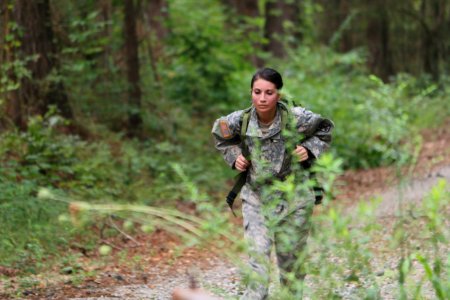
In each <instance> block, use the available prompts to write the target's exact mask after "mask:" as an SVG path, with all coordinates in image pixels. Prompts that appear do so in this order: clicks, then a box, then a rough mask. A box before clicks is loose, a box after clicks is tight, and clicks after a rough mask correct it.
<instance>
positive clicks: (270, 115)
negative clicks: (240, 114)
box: [256, 109, 277, 124]
mask: <svg viewBox="0 0 450 300" xmlns="http://www.w3.org/2000/svg"><path fill="white" fill-rule="evenodd" d="M276 113H277V110H276V109H274V110H273V111H269V112H267V113H264V114H261V113H258V112H257V113H256V114H257V115H258V120H259V121H260V122H261V123H263V124H269V123H271V122H272V121H273V119H275V115H276Z"/></svg>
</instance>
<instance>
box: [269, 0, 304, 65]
mask: <svg viewBox="0 0 450 300" xmlns="http://www.w3.org/2000/svg"><path fill="white" fill-rule="evenodd" d="M265 9H266V22H265V26H264V37H265V38H266V39H267V40H268V43H267V45H265V50H266V51H268V52H270V53H272V54H273V55H274V56H277V57H285V56H286V53H287V52H286V49H285V44H284V43H283V42H284V41H285V40H286V38H287V37H289V41H290V43H289V45H290V46H298V41H299V40H300V39H301V31H300V27H301V22H300V2H299V1H288V0H279V1H274V0H267V1H266V7H265Z"/></svg>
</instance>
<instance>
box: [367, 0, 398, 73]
mask: <svg viewBox="0 0 450 300" xmlns="http://www.w3.org/2000/svg"><path fill="white" fill-rule="evenodd" d="M368 19H369V20H368V25H367V45H368V48H369V55H370V56H369V60H368V65H369V69H370V70H371V71H372V72H373V73H374V74H375V75H377V76H379V77H380V78H381V79H382V80H383V81H387V80H388V79H389V76H390V75H392V74H393V73H394V70H393V66H392V58H391V51H390V48H389V47H390V45H389V38H390V37H389V18H388V12H387V7H386V6H385V4H383V3H377V4H375V7H373V8H372V9H371V10H370V12H369V15H368Z"/></svg>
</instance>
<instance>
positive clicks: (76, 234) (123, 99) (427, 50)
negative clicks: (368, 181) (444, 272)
mask: <svg viewBox="0 0 450 300" xmlns="http://www.w3.org/2000/svg"><path fill="white" fill-rule="evenodd" d="M0 43H1V46H0V120H1V122H0V128H1V133H0V134H1V136H0V191H1V192H0V266H5V267H11V268H14V269H17V270H20V272H23V273H24V274H29V273H37V272H40V271H42V270H45V269H46V268H48V266H49V265H52V264H55V263H56V264H58V263H59V264H62V265H64V263H65V262H61V261H62V260H63V258H64V252H65V251H67V249H69V248H71V249H74V248H77V249H78V248H79V249H81V250H82V251H92V250H95V249H96V248H97V246H98V232H99V231H101V232H102V234H106V235H107V234H109V233H108V231H106V233H104V232H105V231H104V230H103V229H102V226H103V225H102V222H103V220H104V219H103V218H97V219H93V220H92V219H89V220H83V222H84V223H83V224H84V225H85V226H83V227H80V226H73V224H71V223H70V222H67V220H68V219H70V215H68V213H67V203H66V202H67V201H66V202H65V201H57V202H55V201H44V200H42V199H39V198H38V197H37V192H38V190H39V189H40V188H42V187H45V188H48V189H49V191H52V192H53V193H55V194H57V195H59V196H58V197H59V198H60V199H79V200H83V201H87V202H90V203H104V202H108V203H111V202H113V203H119V204H120V203H134V204H145V205H152V206H156V207H174V206H175V205H176V204H179V203H180V202H181V203H190V201H191V199H190V198H189V197H188V196H187V194H186V190H185V188H184V187H183V186H182V185H180V184H179V181H180V174H184V175H185V176H188V177H189V178H190V180H191V181H192V182H193V184H195V185H196V186H198V187H199V189H200V191H202V192H205V193H206V194H208V195H209V197H210V201H211V202H212V203H217V207H219V209H222V210H224V211H225V206H224V203H223V202H224V201H223V198H224V195H225V193H226V192H227V189H228V188H229V185H228V184H226V182H227V183H230V179H231V177H232V175H233V172H232V171H231V170H228V169H227V168H226V166H225V164H224V163H223V161H222V158H221V157H220V155H218V153H217V152H216V151H215V150H214V148H213V144H212V140H211V135H210V130H211V126H212V122H213V121H214V120H215V119H216V118H217V117H219V116H221V115H224V114H227V113H229V112H231V111H234V110H237V109H242V108H245V107H248V106H249V104H250V93H249V91H250V86H249V85H250V79H251V75H252V74H253V73H254V72H255V70H256V69H257V68H258V67H262V66H270V67H273V68H275V69H277V70H279V71H280V72H281V73H282V75H283V77H284V81H285V88H283V91H282V92H283V93H284V95H285V97H288V98H291V99H293V100H294V101H295V102H297V103H301V104H302V105H303V106H305V107H307V108H308V109H310V110H313V111H315V112H318V113H320V114H322V115H324V116H327V117H329V118H331V119H332V120H333V121H334V122H335V124H336V130H335V135H334V144H333V147H332V150H331V152H332V153H333V155H334V156H335V157H339V158H340V159H341V160H342V162H343V166H344V168H369V167H376V166H382V165H389V164H406V163H408V162H410V161H411V159H412V158H413V157H414V155H413V154H414V153H415V151H417V149H418V148H420V145H421V137H420V135H419V132H420V131H421V130H422V129H424V128H437V127H439V126H440V125H441V124H443V122H444V120H445V118H447V117H448V116H449V113H450V94H449V89H450V84H449V83H450V77H449V75H450V74H449V70H450V60H449V55H450V2H449V1H446V0H397V1H393V0H376V1H368V0H364V1H352V0H329V1H325V0H318V1H313V0H302V1H288V0H284V1H270V0H259V1H251V0H244V1H238V0H221V1H219V0H195V1H194V0H153V1H151V0H135V1H133V0H124V1H119V0H99V1H88V0H83V1H73V0H33V1H28V0H15V1H14V0H0ZM180 170H182V173H180ZM227 180H228V181H227ZM219 203H220V205H219ZM86 228H90V229H91V230H86ZM144 229H145V228H144ZM153 229H154V228H153ZM151 230H152V228H150V229H149V228H146V231H151ZM110 234H114V233H113V232H111V233H110Z"/></svg>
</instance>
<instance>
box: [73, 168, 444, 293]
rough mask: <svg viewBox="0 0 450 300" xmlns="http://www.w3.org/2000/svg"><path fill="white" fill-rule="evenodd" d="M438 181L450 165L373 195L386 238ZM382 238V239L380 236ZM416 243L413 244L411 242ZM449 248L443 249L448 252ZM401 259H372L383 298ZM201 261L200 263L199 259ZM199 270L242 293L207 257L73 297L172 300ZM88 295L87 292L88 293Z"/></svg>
mask: <svg viewBox="0 0 450 300" xmlns="http://www.w3.org/2000/svg"><path fill="white" fill-rule="evenodd" d="M439 179H445V180H446V181H447V182H450V165H446V166H443V167H440V168H438V169H436V170H434V171H432V172H430V173H429V174H427V175H426V176H424V177H423V178H418V179H414V180H411V181H409V182H406V183H404V184H403V185H401V186H400V187H399V186H393V187H391V188H389V189H387V190H386V191H385V192H383V193H381V194H374V195H372V196H374V197H377V196H379V197H381V198H382V199H383V200H382V202H381V203H380V205H379V206H378V209H377V211H376V214H377V216H378V217H379V219H380V220H381V221H380V223H381V224H382V225H383V226H384V230H383V233H382V234H383V235H385V236H389V235H390V234H391V231H390V229H392V228H391V227H392V224H391V223H392V222H391V221H392V219H393V218H394V217H395V212H397V211H398V208H399V206H400V205H401V204H402V205H403V206H404V209H407V208H408V207H410V205H417V204H419V203H420V202H421V199H422V198H423V197H424V196H425V195H426V194H427V193H429V191H430V189H431V188H432V187H433V186H435V185H436V184H437V182H438V180H439ZM356 205H357V203H356V202H355V203H353V204H352V205H350V206H348V207H347V208H346V210H345V211H346V213H347V214H350V215H351V214H354V213H355V207H356ZM449 226H450V224H449ZM381 239H383V236H382V237H381ZM412 242H414V241H412ZM448 250H449V249H446V250H445V249H443V251H445V252H447V253H448ZM399 259H400V256H399V253H392V251H391V252H389V253H378V254H377V255H376V256H375V257H374V259H373V265H374V268H375V270H376V272H377V274H378V276H379V284H380V287H381V291H382V295H381V296H382V298H383V299H396V298H397V295H396V294H395V293H396V291H397V279H396V278H395V276H394V275H393V274H394V273H395V271H396V268H397V264H398V261H399ZM196 261H198V260H196ZM193 267H194V268H197V269H198V273H199V274H201V275H200V276H199V277H198V279H199V282H200V284H201V285H202V286H203V287H205V288H206V289H208V290H211V291H214V292H215V293H216V294H218V295H229V296H233V297H237V296H238V295H239V294H240V293H241V292H242V287H240V286H239V281H240V277H239V270H238V268H237V267H235V266H234V265H232V264H231V263H230V262H227V261H226V260H224V258H221V257H218V256H207V257H204V258H203V260H201V262H200V263H199V264H194V263H193V261H191V262H190V263H186V264H184V265H182V266H180V267H179V269H178V270H177V271H176V272H173V268H171V267H169V266H159V267H158V268H153V269H152V268H150V269H149V274H148V275H149V277H151V278H152V279H151V282H148V283H147V284H132V285H126V284H124V285H117V286H112V287H108V288H103V287H92V288H90V293H92V294H93V295H96V296H95V297H83V298H75V297H74V298H71V299H78V300H82V299H84V300H87V299H130V300H132V299H133V300H137V299H170V297H171V292H172V291H173V289H174V288H176V287H188V285H189V280H188V276H187V275H186V270H188V269H189V268H193ZM415 267H416V268H415V269H416V271H415V273H413V274H411V276H413V277H414V276H415V277H417V280H419V278H420V277H421V276H423V270H422V269H421V268H420V267H418V266H415ZM306 283H307V285H309V286H313V285H314V282H312V279H307V280H306ZM424 289H425V292H424V294H425V295H428V297H429V298H428V297H427V296H426V298H427V299H432V298H434V297H433V296H434V292H433V290H432V287H431V286H428V285H425V286H424ZM354 290H356V285H355V284H348V285H347V286H346V288H345V289H344V290H342V291H341V292H340V293H341V296H342V297H343V298H344V299H357V295H354V293H353V292H354ZM85 292H86V291H85Z"/></svg>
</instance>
